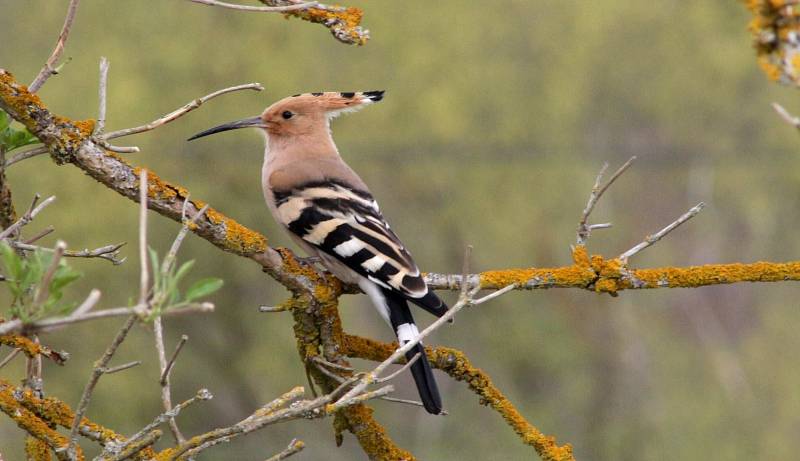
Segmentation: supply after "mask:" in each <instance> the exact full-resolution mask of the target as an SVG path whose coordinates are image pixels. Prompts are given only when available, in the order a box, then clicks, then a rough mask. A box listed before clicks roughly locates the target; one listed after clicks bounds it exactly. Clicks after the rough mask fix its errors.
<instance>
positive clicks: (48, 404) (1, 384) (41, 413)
mask: <svg viewBox="0 0 800 461" xmlns="http://www.w3.org/2000/svg"><path fill="white" fill-rule="evenodd" d="M4 396H6V397H8V398H12V399H14V400H15V401H16V402H18V403H19V404H20V405H22V407H24V408H25V409H26V410H28V411H30V412H32V413H33V414H34V415H35V417H36V418H38V419H40V420H42V421H44V422H45V423H46V424H47V425H58V426H61V427H64V428H70V427H71V425H72V421H73V420H74V419H75V413H74V412H73V411H72V409H71V408H70V406H69V405H67V404H66V403H64V402H62V401H61V400H58V399H56V398H53V397H47V398H44V399H42V398H39V397H37V396H35V395H34V393H33V392H32V391H30V390H26V389H20V388H16V387H14V386H13V385H12V384H11V383H9V382H8V381H4V380H2V379H0V399H2V398H3V397H4ZM78 433H79V434H81V435H82V436H84V437H86V438H88V439H89V440H92V441H95V442H98V443H100V445H101V446H106V445H108V444H112V445H113V444H122V443H124V442H125V441H126V440H127V439H126V438H125V437H124V436H122V435H120V434H117V433H116V432H114V431H112V430H111V429H109V428H107V427H103V426H101V425H99V424H96V423H94V422H92V421H90V420H89V419H88V418H85V417H84V418H83V419H82V420H81V424H80V426H79V427H78ZM154 455H155V454H154V453H153V451H152V450H149V449H148V450H144V451H143V452H142V453H139V454H138V455H137V456H135V457H134V459H150V458H152V457H153V456H154Z"/></svg>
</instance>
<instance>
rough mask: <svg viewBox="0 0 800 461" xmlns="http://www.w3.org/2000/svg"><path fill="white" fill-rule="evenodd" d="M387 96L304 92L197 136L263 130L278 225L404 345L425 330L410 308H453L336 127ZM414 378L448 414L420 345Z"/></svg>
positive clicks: (429, 401) (436, 410) (265, 179)
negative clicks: (366, 302)
mask: <svg viewBox="0 0 800 461" xmlns="http://www.w3.org/2000/svg"><path fill="white" fill-rule="evenodd" d="M384 93H385V92H384V91H361V92H318V93H303V94H296V95H294V96H290V97H286V98H283V99H281V100H279V101H277V102H275V103H274V104H272V105H270V106H269V107H267V108H266V109H265V110H264V112H262V113H261V114H260V115H258V116H255V117H250V118H245V119H242V120H237V121H234V122H230V123H225V124H222V125H219V126H216V127H214V128H210V129H208V130H205V131H202V132H200V133H197V134H196V135H194V136H192V137H191V138H189V141H191V140H194V139H197V138H201V137H203V136H208V135H211V134H215V133H221V132H223V131H229V130H235V129H240V128H257V129H259V131H261V132H262V133H263V134H264V137H265V145H266V147H265V149H264V163H263V167H262V169H261V183H262V188H263V192H264V199H265V200H266V202H267V207H268V208H269V211H270V212H271V214H272V216H273V218H274V219H275V221H277V222H278V223H279V224H280V225H281V226H282V227H283V228H284V229H285V230H286V231H288V233H289V235H290V236H291V237H292V239H293V240H294V241H295V242H296V243H297V244H298V245H299V246H300V248H302V249H303V250H304V251H305V252H306V253H307V254H308V255H309V256H311V257H313V258H318V260H319V261H320V262H321V264H322V265H323V266H324V267H325V268H326V269H327V270H329V271H330V272H331V273H332V274H334V275H335V276H336V277H338V278H339V279H340V280H342V281H343V282H345V283H351V284H356V285H358V287H359V288H360V289H361V291H363V292H364V293H365V294H367V296H369V298H370V300H371V302H372V304H373V305H374V307H375V308H376V309H377V311H378V313H379V314H380V315H381V317H383V319H384V320H385V321H386V322H387V323H388V324H389V325H390V326H391V327H392V329H393V330H394V333H395V335H396V337H397V340H398V344H400V345H401V346H402V345H405V344H406V343H408V342H409V341H412V340H414V339H416V337H417V336H418V335H419V329H418V328H417V326H416V323H415V322H414V317H413V316H412V314H411V310H410V308H409V305H408V303H409V302H411V303H413V304H415V305H417V306H419V307H421V308H422V309H424V310H426V311H427V312H429V313H431V314H433V315H435V316H437V317H441V316H442V315H443V314H444V313H445V312H447V309H448V307H447V305H446V304H445V303H444V302H443V301H442V300H441V299H440V298H439V297H438V296H437V295H436V293H434V292H433V290H431V289H430V288H429V287H428V286H427V284H426V283H425V280H424V278H423V277H422V273H421V272H420V270H419V267H418V266H417V264H416V263H415V262H414V259H413V258H412V257H411V253H410V252H409V251H408V249H406V247H405V246H404V245H403V243H402V242H401V241H400V239H399V238H398V237H397V235H396V234H395V232H394V231H393V230H392V228H391V227H390V226H389V223H388V222H387V221H386V219H385V218H384V217H383V214H382V213H381V211H380V208H379V206H378V203H377V201H376V200H375V198H374V197H373V195H372V193H371V192H370V191H369V189H368V188H367V185H366V184H365V183H364V181H363V180H362V179H361V178H360V177H359V176H358V174H356V172H355V171H353V169H352V168H350V166H348V165H347V163H345V161H344V160H343V159H342V157H341V155H340V154H339V150H338V149H337V147H336V144H335V143H334V141H333V136H332V132H331V120H333V119H334V118H336V117H337V116H339V115H342V114H345V113H348V112H355V111H357V110H359V109H362V108H364V107H366V106H369V105H372V104H374V103H377V102H379V101H381V100H382V99H383V96H384ZM417 354H419V358H418V359H416V361H415V362H414V363H413V364H412V365H411V367H410V368H411V374H412V376H413V378H414V382H415V384H416V386H417V390H418V392H419V395H420V399H421V401H422V404H423V406H424V407H425V410H426V411H427V412H428V413H431V414H442V413H443V408H442V400H441V396H440V394H439V389H438V387H437V384H436V380H435V379H434V376H433V372H432V370H431V365H430V363H429V361H428V359H427V357H426V355H425V349H424V346H423V345H422V344H421V343H420V344H417V345H416V346H415V347H414V348H412V349H411V350H410V351H408V352H407V353H406V359H407V360H412V359H414V357H415V356H417Z"/></svg>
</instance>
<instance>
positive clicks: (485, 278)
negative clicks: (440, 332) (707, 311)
mask: <svg viewBox="0 0 800 461" xmlns="http://www.w3.org/2000/svg"><path fill="white" fill-rule="evenodd" d="M572 257H573V261H574V264H572V265H571V266H564V267H554V268H533V267H532V268H523V269H503V270H494V271H486V272H481V273H479V274H469V275H468V276H467V280H468V281H469V282H470V283H472V284H480V287H481V288H483V289H487V290H497V289H500V288H503V287H505V286H507V285H510V284H512V283H513V284H516V286H517V289H524V290H533V289H545V288H580V289H584V290H590V291H595V292H598V293H611V294H615V293H617V292H618V291H622V290H634V289H645V288H697V287H703V286H708V285H723V284H730V283H741V282H785V281H800V261H790V262H785V263H775V262H765V261H760V262H754V263H749V264H743V263H730V264H706V265H703V266H689V267H660V268H654V269H630V268H628V267H626V265H625V264H623V263H622V262H621V261H620V260H619V259H616V258H614V259H605V258H603V257H602V256H600V255H591V256H589V254H588V252H587V251H586V247H584V246H581V245H578V246H576V247H575V248H574V250H573V254H572ZM462 278H463V277H462V276H461V275H456V274H426V276H425V280H426V281H427V282H428V285H429V286H431V287H433V288H435V289H438V290H459V289H461V280H462Z"/></svg>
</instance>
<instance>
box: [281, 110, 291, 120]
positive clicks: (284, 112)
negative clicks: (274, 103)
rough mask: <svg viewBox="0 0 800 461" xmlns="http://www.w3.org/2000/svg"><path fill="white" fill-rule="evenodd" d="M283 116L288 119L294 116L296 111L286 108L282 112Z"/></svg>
mask: <svg viewBox="0 0 800 461" xmlns="http://www.w3.org/2000/svg"><path fill="white" fill-rule="evenodd" d="M281 117H283V118H285V119H286V120H289V119H290V118H292V117H294V113H292V111H290V110H285V111H283V113H282V114H281Z"/></svg>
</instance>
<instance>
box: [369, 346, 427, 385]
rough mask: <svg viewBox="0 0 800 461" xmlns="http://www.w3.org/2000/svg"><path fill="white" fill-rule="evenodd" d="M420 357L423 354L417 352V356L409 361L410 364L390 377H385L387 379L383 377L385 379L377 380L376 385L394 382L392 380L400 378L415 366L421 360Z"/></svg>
mask: <svg viewBox="0 0 800 461" xmlns="http://www.w3.org/2000/svg"><path fill="white" fill-rule="evenodd" d="M420 357H422V354H420V353H419V352H417V353H416V354H414V357H412V358H411V360H409V361H408V362H407V363H406V364H405V365H403V366H402V367H400V369H398V370H397V371H395V372H394V373H392V374H390V375H389V376H385V377H383V378H377V379H376V380H375V382H376V383H385V382H386V381H390V380H392V379H394V378H396V377H397V376H399V375H400V374H401V373H402V372H404V371H406V370H408V369H409V368H411V365H414V362H416V361H417V360H419V358H420Z"/></svg>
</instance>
